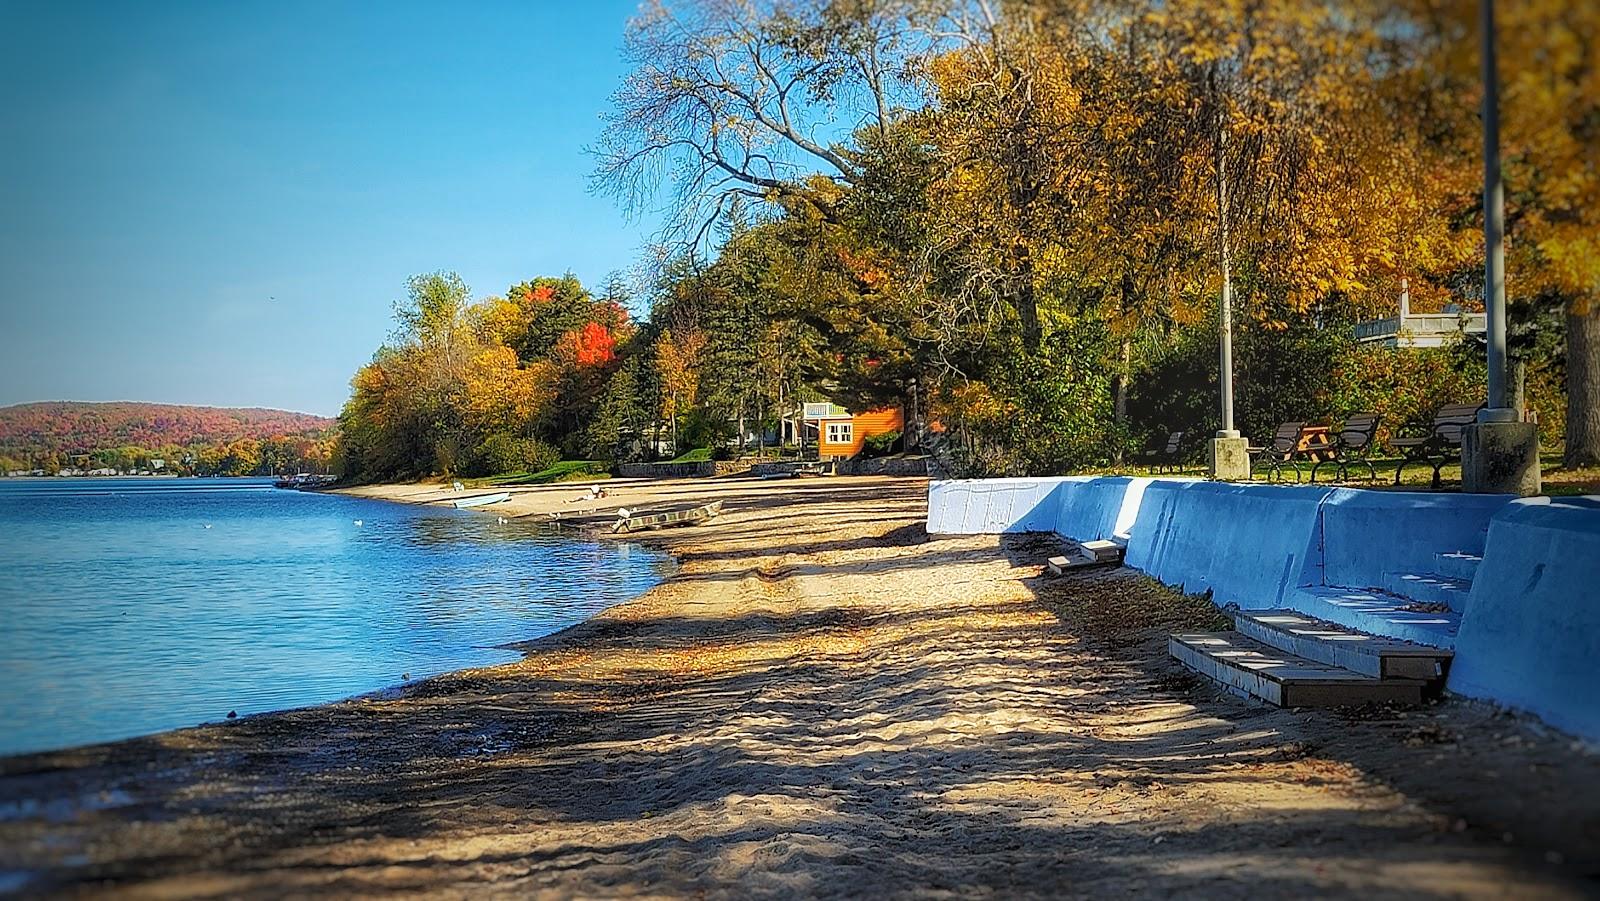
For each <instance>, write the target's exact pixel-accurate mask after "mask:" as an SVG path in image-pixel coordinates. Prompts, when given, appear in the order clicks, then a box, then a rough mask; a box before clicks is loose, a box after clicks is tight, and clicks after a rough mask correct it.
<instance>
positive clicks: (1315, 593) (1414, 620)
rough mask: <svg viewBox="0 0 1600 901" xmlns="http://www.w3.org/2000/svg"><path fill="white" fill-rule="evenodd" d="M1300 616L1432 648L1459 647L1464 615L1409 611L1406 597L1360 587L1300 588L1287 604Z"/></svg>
mask: <svg viewBox="0 0 1600 901" xmlns="http://www.w3.org/2000/svg"><path fill="white" fill-rule="evenodd" d="M1285 606H1286V607H1290V608H1292V609H1294V610H1296V611H1298V612H1300V613H1304V614H1306V615H1308V616H1311V617H1314V618H1316V619H1320V620H1326V621H1327V622H1330V623H1338V624H1339V625H1341V626H1346V627H1348V628H1351V629H1355V630H1357V631H1359V632H1365V633H1367V634H1368V635H1381V636H1383V637H1385V638H1398V639H1400V640H1401V641H1411V642H1415V643H1417V644H1425V645H1427V646H1429V647H1433V648H1453V647H1455V646H1456V630H1458V629H1459V628H1460V627H1461V614H1459V613H1455V612H1453V611H1443V612H1427V611H1421V610H1412V609H1408V606H1409V604H1408V602H1407V601H1406V600H1405V599H1404V598H1397V597H1395V596H1394V595H1391V594H1382V593H1380V592H1376V591H1367V590H1365V589H1361V588H1335V587H1331V586H1327V587H1324V586H1318V587H1315V588H1297V589H1295V591H1294V593H1293V594H1291V595H1290V596H1289V603H1288V604H1286V605H1285Z"/></svg>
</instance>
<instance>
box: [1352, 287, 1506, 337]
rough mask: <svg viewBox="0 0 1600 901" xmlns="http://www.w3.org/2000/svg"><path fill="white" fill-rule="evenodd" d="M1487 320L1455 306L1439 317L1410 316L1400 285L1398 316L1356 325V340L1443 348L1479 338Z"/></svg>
mask: <svg viewBox="0 0 1600 901" xmlns="http://www.w3.org/2000/svg"><path fill="white" fill-rule="evenodd" d="M1488 325H1489V320H1488V316H1487V314H1484V313H1468V312H1465V311H1463V310H1461V309H1459V308H1457V307H1456V306H1455V305H1454V304H1451V305H1450V306H1447V307H1445V308H1444V311H1443V312H1440V313H1413V312H1411V292H1410V290H1409V289H1408V287H1407V286H1406V283H1405V282H1403V281H1402V282H1401V283H1400V315H1399V316H1395V317H1391V318H1389V319H1372V320H1368V321H1366V322H1358V323H1356V340H1357V341H1359V342H1361V343H1363V344H1382V345H1383V346H1384V347H1393V348H1401V347H1406V348H1410V347H1443V346H1444V345H1446V344H1448V343H1449V342H1450V341H1452V340H1454V339H1456V338H1459V337H1461V336H1463V335H1482V334H1484V333H1485V332H1486V331H1487V330H1488Z"/></svg>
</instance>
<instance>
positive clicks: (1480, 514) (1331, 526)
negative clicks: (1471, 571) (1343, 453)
mask: <svg viewBox="0 0 1600 901" xmlns="http://www.w3.org/2000/svg"><path fill="white" fill-rule="evenodd" d="M1510 502H1511V496H1510V495H1505V494H1431V493H1423V492H1412V491H1361V490H1358V489H1351V488H1336V489H1334V490H1333V491H1332V492H1330V493H1329V495H1328V497H1327V498H1326V499H1325V500H1324V501H1323V504H1322V562H1323V582H1324V583H1325V584H1328V585H1342V586H1346V587H1350V588H1380V587H1382V586H1383V577H1384V575H1385V574H1387V573H1431V572H1434V571H1435V569H1436V565H1437V564H1436V562H1435V560H1434V556H1435V555H1436V554H1439V553H1441V552H1444V553H1455V552H1465V553H1468V554H1476V555H1479V556H1482V555H1483V548H1484V540H1485V538H1487V536H1488V534H1489V520H1490V519H1491V518H1492V517H1493V516H1494V514H1495V513H1497V512H1498V511H1500V510H1501V509H1503V508H1504V507H1505V506H1506V504H1508V503H1510ZM1456 612H1458V613H1459V612H1461V611H1459V610H1458V611H1456Z"/></svg>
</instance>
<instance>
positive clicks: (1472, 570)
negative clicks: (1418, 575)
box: [1433, 551, 1483, 583]
mask: <svg viewBox="0 0 1600 901" xmlns="http://www.w3.org/2000/svg"><path fill="white" fill-rule="evenodd" d="M1435 560H1436V561H1437V562H1436V563H1435V565H1434V567H1433V571H1434V572H1436V573H1438V574H1439V575H1441V576H1444V577H1445V578H1449V579H1460V580H1461V581H1463V582H1468V583H1470V582H1471V581H1472V580H1473V579H1475V578H1477V576H1478V564H1480V563H1482V562H1483V558H1482V557H1480V556H1478V555H1477V554H1468V553H1466V552H1464V551H1463V552H1457V553H1454V554H1437V555H1435Z"/></svg>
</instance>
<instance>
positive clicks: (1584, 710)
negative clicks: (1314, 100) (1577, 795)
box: [1447, 497, 1600, 739]
mask: <svg viewBox="0 0 1600 901" xmlns="http://www.w3.org/2000/svg"><path fill="white" fill-rule="evenodd" d="M1447 687H1448V688H1449V689H1450V690H1451V691H1453V692H1456V693H1458V694H1463V695H1467V696H1469V697H1474V698H1483V699H1486V700H1492V701H1496V702H1498V703H1501V704H1506V705H1508V706H1511V707H1519V708H1522V709H1524V710H1531V711H1533V712H1534V713H1537V714H1539V715H1540V716H1541V717H1543V718H1544V719H1546V720H1548V721H1549V722H1550V723H1551V724H1553V725H1555V726H1558V727H1560V728H1562V729H1566V730H1568V731H1571V732H1575V733H1577V734H1579V735H1585V736H1588V737H1590V738H1594V739H1600V498H1597V497H1581V498H1530V499H1528V500H1521V501H1516V502H1514V503H1512V504H1510V505H1508V506H1507V507H1506V508H1505V510H1503V511H1502V512H1501V513H1500V514H1498V515H1497V516H1495V518H1494V522H1493V524H1492V525H1490V527H1489V539H1488V546H1487V547H1486V548H1485V549H1484V555H1483V563H1482V564H1481V565H1479V567H1478V575H1477V578H1476V579H1474V580H1473V583H1472V594H1471V596H1470V597H1469V598H1468V599H1467V609H1466V612H1465V614H1464V615H1463V616H1462V617H1461V632H1460V635H1459V637H1458V638H1457V639H1456V660H1455V664H1454V665H1453V666H1452V667H1451V668H1450V680H1449V682H1448V683H1447Z"/></svg>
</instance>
